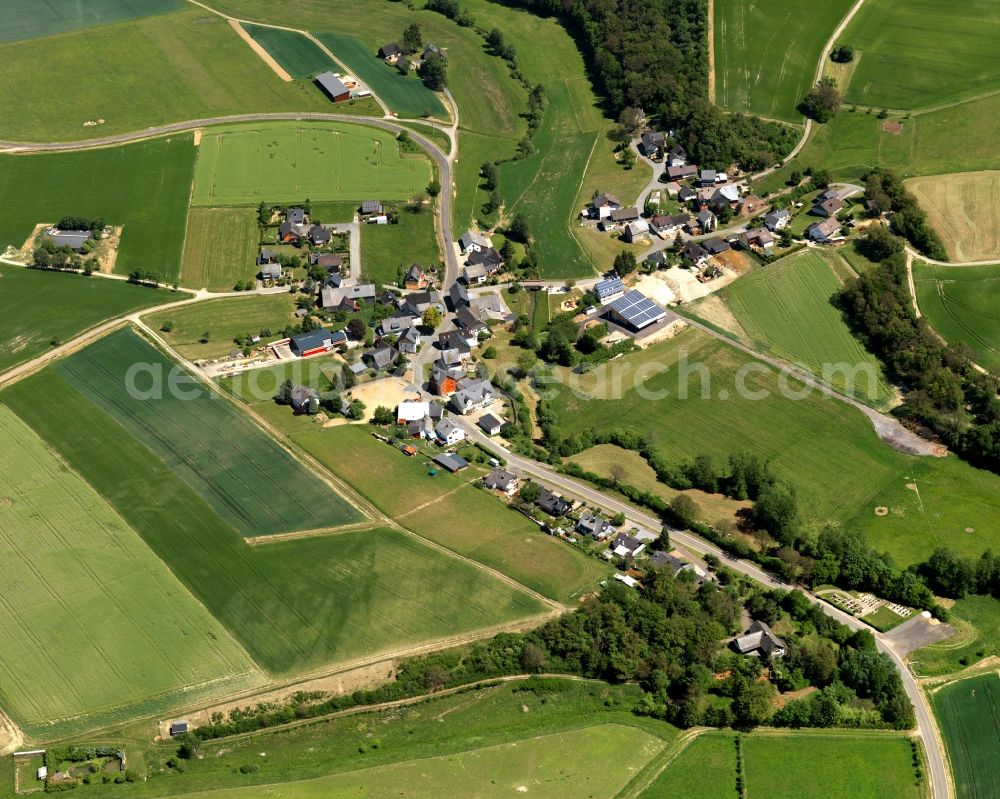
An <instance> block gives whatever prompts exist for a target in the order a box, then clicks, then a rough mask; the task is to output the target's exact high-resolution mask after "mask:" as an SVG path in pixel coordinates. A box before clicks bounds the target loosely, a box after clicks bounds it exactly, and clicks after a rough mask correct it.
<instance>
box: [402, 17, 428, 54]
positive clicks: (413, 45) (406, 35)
mask: <svg viewBox="0 0 1000 799" xmlns="http://www.w3.org/2000/svg"><path fill="white" fill-rule="evenodd" d="M423 46H424V39H423V36H421V35H420V26H419V25H418V24H417V23H416V22H411V23H410V24H409V25H407V26H406V30H404V31H403V52H404V53H407V54H409V53H415V52H417V51H418V50H419V49H420V48H421V47H423Z"/></svg>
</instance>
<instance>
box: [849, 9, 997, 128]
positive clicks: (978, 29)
mask: <svg viewBox="0 0 1000 799" xmlns="http://www.w3.org/2000/svg"><path fill="white" fill-rule="evenodd" d="M998 35H1000V8H998V7H997V6H996V5H995V4H993V3H990V2H972V3H966V4H960V5H956V4H955V3H951V2H948V0H879V2H877V3H865V4H864V5H863V6H862V7H861V10H860V11H859V12H858V14H857V16H855V17H854V19H853V20H852V21H851V24H850V25H849V26H848V27H847V30H846V31H844V35H843V36H842V37H841V38H842V40H843V41H845V42H849V43H851V44H852V45H854V47H855V48H857V49H859V50H861V57H860V61H859V63H858V66H857V69H856V71H855V73H854V76H853V78H852V79H851V83H850V86H849V87H848V89H847V92H846V100H847V102H849V103H859V104H862V105H868V106H874V107H876V108H880V107H883V106H885V107H888V108H901V109H917V108H927V107H930V106H934V105H938V104H941V103H947V102H953V101H955V100H963V99H968V98H970V97H973V96H976V95H981V94H984V93H987V92H991V91H993V90H994V89H995V88H996V85H997V80H998V79H1000V63H998V62H997V58H996V39H997V36H998ZM955 141H962V140H961V139H960V138H956V139H955Z"/></svg>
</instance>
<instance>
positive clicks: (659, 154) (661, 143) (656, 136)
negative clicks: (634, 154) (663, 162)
mask: <svg viewBox="0 0 1000 799" xmlns="http://www.w3.org/2000/svg"><path fill="white" fill-rule="evenodd" d="M639 143H640V145H641V146H642V153H643V155H645V156H646V158H648V159H649V160H650V161H659V160H660V159H661V158H663V150H664V148H665V146H666V137H665V136H664V135H663V134H662V133H660V132H659V131H655V130H644V131H643V132H642V135H641V136H640V137H639Z"/></svg>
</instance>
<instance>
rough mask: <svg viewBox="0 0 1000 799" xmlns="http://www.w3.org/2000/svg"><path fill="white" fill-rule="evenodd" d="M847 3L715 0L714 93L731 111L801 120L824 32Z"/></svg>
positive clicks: (831, 28) (836, 21)
mask: <svg viewBox="0 0 1000 799" xmlns="http://www.w3.org/2000/svg"><path fill="white" fill-rule="evenodd" d="M852 5H853V3H852V1H851V0H831V1H830V2H825V3H821V4H819V5H816V4H810V3H809V2H807V1H805V2H804V0H764V2H751V0H715V96H716V102H718V104H719V105H721V106H723V107H724V108H728V109H730V110H731V111H742V112H744V113H749V114H755V115H757V116H763V117H768V118H771V119H781V120H785V121H787V122H801V121H802V114H801V113H799V111H798V110H797V108H796V107H797V106H798V104H799V102H800V101H801V100H802V98H803V97H805V95H806V93H807V92H808V91H809V88H810V87H811V86H812V83H813V78H814V76H815V74H816V65H817V64H818V63H819V59H820V57H821V56H822V55H823V47H824V46H825V45H826V42H827V39H828V38H829V36H830V34H831V33H833V31H834V30H835V29H836V27H837V25H838V24H839V23H840V21H841V20H842V19H843V18H844V16H845V15H846V14H847V12H848V11H849V10H850V8H851V6H852Z"/></svg>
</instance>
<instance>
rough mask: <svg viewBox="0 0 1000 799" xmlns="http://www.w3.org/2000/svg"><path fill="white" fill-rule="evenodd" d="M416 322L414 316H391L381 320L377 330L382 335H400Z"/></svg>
mask: <svg viewBox="0 0 1000 799" xmlns="http://www.w3.org/2000/svg"><path fill="white" fill-rule="evenodd" d="M415 324H416V320H415V319H414V318H413V317H412V316H390V317H388V318H386V319H383V320H382V321H381V322H379V325H378V328H377V330H376V331H375V332H376V333H378V334H379V335H380V336H398V335H399V334H401V333H405V332H406V331H407V330H409V329H410V328H411V327H413V326H414V325H415Z"/></svg>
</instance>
